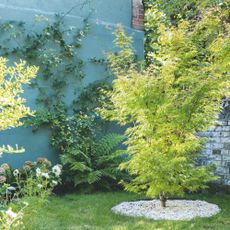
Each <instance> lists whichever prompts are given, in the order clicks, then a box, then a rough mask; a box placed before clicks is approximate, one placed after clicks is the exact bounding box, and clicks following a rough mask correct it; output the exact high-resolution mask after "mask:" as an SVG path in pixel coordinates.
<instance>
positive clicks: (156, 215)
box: [112, 200, 220, 220]
mask: <svg viewBox="0 0 230 230" xmlns="http://www.w3.org/2000/svg"><path fill="white" fill-rule="evenodd" d="M166 206H167V207H166V208H162V207H160V201H159V200H148V201H144V200H143V201H135V202H123V203H121V204H119V205H117V206H115V207H113V208H112V211H113V212H115V213H117V214H122V215H126V216H133V217H146V218H148V219H153V220H191V219H193V218H195V217H211V216H213V215H215V214H217V213H218V212H220V208H219V207H218V206H217V205H215V204H211V203H208V202H206V201H201V200H168V201H167V203H166Z"/></svg>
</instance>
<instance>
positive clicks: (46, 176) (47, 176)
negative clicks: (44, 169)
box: [41, 173, 50, 179]
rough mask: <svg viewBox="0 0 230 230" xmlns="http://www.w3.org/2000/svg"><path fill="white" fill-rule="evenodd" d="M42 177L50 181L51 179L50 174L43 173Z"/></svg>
mask: <svg viewBox="0 0 230 230" xmlns="http://www.w3.org/2000/svg"><path fill="white" fill-rule="evenodd" d="M41 175H42V176H43V177H45V178H46V179H49V178H50V176H49V173H42V174H41Z"/></svg>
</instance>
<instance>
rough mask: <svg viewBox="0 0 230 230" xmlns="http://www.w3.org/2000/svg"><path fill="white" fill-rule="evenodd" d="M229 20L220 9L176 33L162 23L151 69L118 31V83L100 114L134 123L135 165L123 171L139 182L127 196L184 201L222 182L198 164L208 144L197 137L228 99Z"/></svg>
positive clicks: (178, 28) (131, 137)
mask: <svg viewBox="0 0 230 230" xmlns="http://www.w3.org/2000/svg"><path fill="white" fill-rule="evenodd" d="M159 15H161V14H159ZM228 17H229V13H228V11H227V10H222V9H221V8H220V7H218V6H215V7H213V8H209V9H205V10H204V12H203V14H202V18H200V19H199V20H197V21H193V23H190V22H188V21H183V20H182V21H181V22H180V23H179V24H178V26H176V27H175V26H173V25H171V26H170V25H168V26H166V24H165V23H161V22H160V21H158V22H159V25H158V26H157V28H158V31H156V33H157V34H158V35H159V37H158V41H157V43H158V49H157V50H158V51H157V52H155V53H154V59H153V60H154V61H153V62H152V63H151V64H150V65H149V67H147V68H146V69H145V70H139V69H140V68H138V66H137V65H136V64H135V63H134V61H133V59H132V58H131V57H132V56H133V55H134V54H133V51H132V48H130V47H131V46H130V44H131V41H130V38H129V39H128V38H127V39H124V37H125V34H124V31H123V30H122V28H118V31H117V34H116V36H117V37H116V43H117V44H118V45H119V46H120V47H121V51H120V52H119V53H118V54H116V55H114V54H110V55H109V62H110V63H111V68H112V70H113V72H114V74H115V77H116V78H115V80H114V81H113V90H112V91H110V92H107V95H108V96H109V97H110V102H111V103H110V104H109V105H108V104H107V105H104V108H103V109H102V111H101V114H102V116H104V117H105V118H107V119H110V120H114V121H117V122H118V123H120V124H122V125H127V124H129V125H130V127H129V128H128V129H127V130H126V134H127V136H128V141H127V142H126V144H127V145H128V152H129V153H130V155H131V160H130V161H129V162H128V163H124V164H122V165H121V168H126V169H128V171H129V172H130V174H132V175H133V176H134V177H135V179H133V180H132V182H131V183H129V184H125V183H124V184H125V187H126V189H127V190H129V191H134V192H140V193H142V192H143V193H145V194H147V195H148V196H156V195H158V194H159V193H160V192H162V191H164V192H166V194H167V195H183V194H184V191H188V190H189V191H196V190H198V189H200V188H205V187H206V185H205V184H206V182H209V181H212V180H215V179H216V177H214V176H213V172H212V168H210V167H206V166H196V160H197V157H198V156H199V154H200V151H201V148H202V146H203V143H204V140H203V139H202V138H200V137H198V136H197V135H196V133H197V132H200V131H204V130H206V129H207V128H208V127H209V126H211V125H213V124H214V122H215V120H216V119H217V117H218V114H219V112H220V110H221V104H222V98H223V97H224V96H227V94H228V89H229V88H228V87H229V80H230V75H229V72H228V71H229V69H230V68H229V67H230V38H229V23H228V22H229V19H228ZM118 41H119V42H118ZM124 43H125V44H124ZM126 54H127V55H126ZM127 58H130V62H129V63H128V62H127ZM118 60H120V61H118ZM122 60H124V62H123V61H122ZM120 63H122V67H121V65H120ZM124 64H126V66H125V71H123V70H122V68H124Z"/></svg>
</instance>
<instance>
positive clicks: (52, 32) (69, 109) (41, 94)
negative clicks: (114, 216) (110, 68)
mask: <svg viewBox="0 0 230 230" xmlns="http://www.w3.org/2000/svg"><path fill="white" fill-rule="evenodd" d="M68 13H70V11H69V12H68ZM66 15H67V14H62V15H55V17H54V19H52V20H51V19H47V18H45V17H44V16H41V15H40V16H36V17H35V21H34V23H33V24H25V23H24V22H15V21H7V22H1V24H0V32H1V34H2V36H1V38H0V55H1V56H8V57H9V58H10V59H11V60H18V59H22V58H23V59H25V60H26V61H27V62H28V63H29V64H33V65H38V66H39V67H40V70H39V73H38V78H37V79H35V80H34V81H33V83H32V84H31V86H32V88H33V90H34V92H36V91H38V97H37V99H36V105H37V106H36V113H35V116H34V117H31V118H30V119H27V121H26V126H31V127H33V130H34V131H36V130H38V129H39V128H40V127H42V126H45V127H47V128H48V129H49V131H50V144H51V146H52V147H53V148H54V149H55V150H56V151H57V152H58V153H59V154H62V155H66V157H61V160H62V163H63V164H64V169H65V170H66V172H67V173H69V174H71V172H74V173H75V174H76V175H81V180H82V181H84V183H85V184H87V181H88V183H89V184H93V183H94V182H97V181H98V180H99V179H101V178H102V175H103V178H104V179H105V178H106V176H105V174H103V173H102V171H100V175H101V176H99V174H98V172H99V171H98V168H97V167H99V165H97V166H96V165H94V166H91V168H89V164H88V163H89V160H90V159H91V158H92V157H93V153H92V151H91V148H93V146H95V142H96V140H97V138H98V135H97V134H99V133H100V135H99V136H103V135H102V134H103V132H102V130H103V129H102V127H105V125H106V124H105V123H106V122H104V121H102V120H101V119H100V118H99V116H98V114H97V112H96V108H97V107H100V105H101V103H102V101H105V100H106V97H105V96H103V95H101V93H100V90H101V89H108V88H109V84H108V83H107V81H106V80H103V81H97V82H94V83H92V84H90V85H88V86H86V87H84V86H83V81H84V77H85V73H84V66H85V62H84V60H83V59H82V58H81V55H80V50H81V48H82V41H83V40H84V39H85V38H86V37H87V35H88V33H89V31H90V24H89V17H90V15H89V16H88V17H86V18H85V19H83V20H82V25H81V26H79V27H75V26H68V25H67V24H66V23H65V16H66ZM89 61H90V62H92V63H94V64H104V60H102V59H100V60H98V59H96V58H93V57H92V58H91V59H90V60H89ZM67 93H68V96H66V95H67ZM99 130H100V132H99ZM118 136H119V135H118ZM118 136H117V137H118ZM113 137H114V136H113ZM122 139H123V137H120V138H118V139H117V142H116V144H118V143H119V142H120V141H119V140H122ZM107 140H108V142H112V137H111V138H108V139H107ZM90 143H91V144H90ZM73 149H74V151H75V152H76V153H77V154H76V155H74V154H73V152H74V151H73ZM110 150H111V151H112V150H115V146H114V145H113V148H111V149H110ZM84 151H85V152H84ZM79 153H81V154H82V155H81V154H80V155H79ZM100 154H101V155H102V156H103V154H105V152H101V153H100ZM68 155H69V158H68ZM86 155H88V157H87V158H84V157H82V156H86ZM70 156H71V162H69V161H68V159H70ZM104 157H105V156H104ZM83 159H84V160H85V162H84V163H83V162H82V161H83ZM111 159H112V158H111ZM111 159H110V160H109V159H104V163H105V164H103V166H102V165H100V167H107V166H108V165H109V164H111V163H113V162H114V160H112V161H111ZM79 161H81V164H83V165H85V168H88V169H87V170H89V171H90V174H86V173H85V174H84V173H81V172H82V167H80V168H78V167H77V166H78V165H79ZM70 163H71V164H70ZM74 163H75V164H74ZM106 165H107V166H106ZM114 167H115V165H114ZM87 170H84V172H86V171H87ZM79 172H80V174H78V173H79ZM87 175H88V177H87ZM84 176H85V178H84ZM107 177H111V174H110V175H109V174H107ZM67 178H69V181H72V182H74V184H75V185H77V184H79V178H77V176H75V177H71V176H67ZM93 178H94V179H93ZM115 180H116V178H114V175H113V179H111V180H110V181H115Z"/></svg>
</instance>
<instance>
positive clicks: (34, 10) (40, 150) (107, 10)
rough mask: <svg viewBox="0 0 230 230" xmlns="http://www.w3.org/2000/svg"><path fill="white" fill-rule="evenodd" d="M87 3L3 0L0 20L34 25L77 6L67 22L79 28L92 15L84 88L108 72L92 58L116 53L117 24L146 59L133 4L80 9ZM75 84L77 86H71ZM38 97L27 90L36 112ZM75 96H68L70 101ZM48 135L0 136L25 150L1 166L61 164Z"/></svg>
mask: <svg viewBox="0 0 230 230" xmlns="http://www.w3.org/2000/svg"><path fill="white" fill-rule="evenodd" d="M83 2H84V1H81V0H75V1H73V0H48V1H47V0H23V1H22V0H1V1H0V15H1V20H3V21H5V20H16V21H24V22H26V23H28V24H31V23H32V21H33V18H34V16H35V15H39V14H42V15H44V16H46V17H48V18H50V19H52V18H53V16H54V14H55V13H65V12H68V11H69V10H70V9H71V8H72V7H74V6H76V8H74V9H73V10H72V11H71V12H70V13H69V14H68V15H66V21H67V24H68V25H71V26H76V27H78V26H79V25H81V24H82V20H83V19H84V18H85V16H87V15H88V14H89V13H90V15H91V16H90V24H91V31H90V33H89V35H88V36H87V37H86V39H85V40H84V41H83V48H82V50H81V57H82V58H83V60H84V61H85V69H84V70H85V73H86V77H85V80H84V85H87V84H89V83H90V82H93V81H96V80H100V79H102V78H103V77H105V71H104V68H103V67H102V66H95V65H94V64H92V63H90V61H89V58H92V57H97V58H102V57H104V52H105V51H108V50H111V49H113V48H114V47H113V42H112V41H113V39H114V37H113V35H112V32H113V31H114V30H115V29H116V25H117V24H122V25H123V26H124V28H125V30H126V33H127V34H129V35H133V40H134V45H135V49H136V52H137V54H138V56H139V57H140V58H143V40H144V38H143V37H144V35H143V32H142V31H137V30H133V29H132V28H131V27H130V25H131V15H132V6H131V2H132V1H131V0H91V1H90V4H87V5H85V6H84V7H83V8H81V9H80V8H79V6H78V7H77V5H81V4H82V3H83ZM72 83H73V84H75V82H72ZM37 95H38V92H37V91H36V89H30V88H28V89H26V90H25V97H26V99H27V102H26V104H27V105H29V106H30V107H31V108H32V109H34V110H36V106H35V99H36V97H37ZM71 97H72V95H68V91H67V97H66V98H67V100H68V99H71ZM48 136H49V132H48V130H46V129H42V130H39V131H38V132H36V133H32V131H31V129H28V128H24V127H20V128H16V129H10V130H7V131H4V132H2V133H0V145H1V144H10V145H12V146H14V145H15V144H18V145H19V146H23V147H24V148H25V149H26V152H25V153H23V154H13V155H8V154H3V156H2V158H1V159H0V163H3V162H8V163H10V164H11V165H13V166H14V167H19V166H21V165H22V164H23V162H24V161H25V160H35V159H36V158H37V157H40V156H45V157H47V158H49V159H50V160H52V161H53V162H57V161H58V157H57V154H56V153H55V152H53V151H52V149H51V148H50V146H49V143H48Z"/></svg>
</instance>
